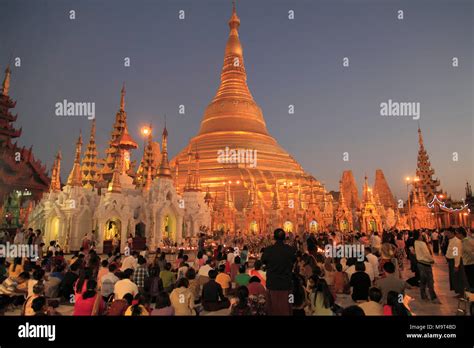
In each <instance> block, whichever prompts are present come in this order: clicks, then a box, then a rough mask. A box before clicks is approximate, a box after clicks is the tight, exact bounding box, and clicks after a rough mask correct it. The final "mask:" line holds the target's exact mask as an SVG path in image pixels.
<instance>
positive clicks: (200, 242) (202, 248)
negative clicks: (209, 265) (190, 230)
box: [198, 233, 206, 254]
mask: <svg viewBox="0 0 474 348" xmlns="http://www.w3.org/2000/svg"><path fill="white" fill-rule="evenodd" d="M204 244H205V240H204V233H201V234H199V240H198V251H200V252H202V253H203V254H204V253H205V252H206V249H205V246H204Z"/></svg>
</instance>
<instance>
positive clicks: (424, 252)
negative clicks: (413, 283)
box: [390, 231, 440, 304]
mask: <svg viewBox="0 0 474 348" xmlns="http://www.w3.org/2000/svg"><path fill="white" fill-rule="evenodd" d="M414 238H415V257H416V261H417V266H418V270H419V273H420V294H421V299H422V300H425V301H426V300H428V297H427V296H426V287H428V291H429V295H430V299H431V302H433V303H438V304H439V303H440V302H439V300H438V298H437V296H436V293H435V291H434V280H433V270H432V265H433V264H434V259H433V255H432V254H431V250H430V248H429V247H428V244H427V243H426V242H425V241H424V240H423V235H422V234H421V233H420V232H419V231H415V233H414ZM390 290H396V289H390ZM396 292H399V291H396Z"/></svg>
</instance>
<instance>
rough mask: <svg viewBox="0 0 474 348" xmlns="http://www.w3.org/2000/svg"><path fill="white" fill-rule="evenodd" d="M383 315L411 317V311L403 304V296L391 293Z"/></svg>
mask: <svg viewBox="0 0 474 348" xmlns="http://www.w3.org/2000/svg"><path fill="white" fill-rule="evenodd" d="M383 314H384V315H387V316H402V317H406V316H410V315H411V313H410V311H409V310H408V309H407V308H406V307H405V305H404V304H403V294H399V293H398V292H396V291H389V292H388V294H387V304H386V305H384V306H383Z"/></svg>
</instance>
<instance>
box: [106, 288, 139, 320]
mask: <svg viewBox="0 0 474 348" xmlns="http://www.w3.org/2000/svg"><path fill="white" fill-rule="evenodd" d="M132 301H133V295H132V294H125V295H124V296H123V298H121V299H117V300H114V301H113V302H112V303H111V304H110V307H109V309H108V310H107V312H106V314H105V315H107V316H112V317H113V316H122V315H124V314H125V311H126V310H127V308H128V307H130V306H131V305H132Z"/></svg>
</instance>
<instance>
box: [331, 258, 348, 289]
mask: <svg viewBox="0 0 474 348" xmlns="http://www.w3.org/2000/svg"><path fill="white" fill-rule="evenodd" d="M334 293H336V294H347V293H350V285H349V277H348V276H347V273H346V272H343V271H342V265H341V264H340V263H338V264H336V272H335V273H334Z"/></svg>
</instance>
